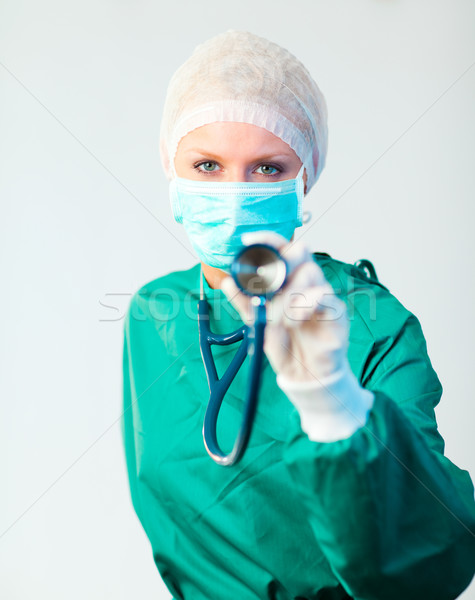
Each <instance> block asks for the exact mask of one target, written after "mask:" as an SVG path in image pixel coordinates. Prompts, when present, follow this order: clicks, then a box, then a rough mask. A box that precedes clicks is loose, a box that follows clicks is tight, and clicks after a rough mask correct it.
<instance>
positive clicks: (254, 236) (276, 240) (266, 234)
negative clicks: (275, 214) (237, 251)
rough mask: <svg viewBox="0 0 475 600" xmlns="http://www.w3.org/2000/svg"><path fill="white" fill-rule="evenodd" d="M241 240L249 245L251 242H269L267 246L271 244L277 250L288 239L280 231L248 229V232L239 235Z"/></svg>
mask: <svg viewBox="0 0 475 600" xmlns="http://www.w3.org/2000/svg"><path fill="white" fill-rule="evenodd" d="M241 241H242V243H243V244H244V245H246V246H249V245H251V244H269V246H273V247H274V248H276V249H277V250H280V249H281V248H283V247H284V246H285V245H286V244H287V243H288V240H287V238H285V237H284V236H283V235H280V233H276V232H275V231H266V230H263V231H249V232H248V233H243V234H242V236H241Z"/></svg>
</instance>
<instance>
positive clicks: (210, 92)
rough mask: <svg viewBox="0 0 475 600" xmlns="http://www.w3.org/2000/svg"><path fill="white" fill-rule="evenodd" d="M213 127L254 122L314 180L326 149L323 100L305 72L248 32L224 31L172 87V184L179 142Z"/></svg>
mask: <svg viewBox="0 0 475 600" xmlns="http://www.w3.org/2000/svg"><path fill="white" fill-rule="evenodd" d="M216 121H234V122H240V123H250V124H252V125H257V126H258V127H263V128H264V129H267V130H268V131H270V132H271V133H273V134H274V135H276V136H277V137H279V138H280V139H281V140H283V141H284V142H286V143H287V144H288V145H289V146H290V147H291V148H292V149H293V150H294V152H295V153H296V154H297V156H298V157H299V158H300V160H301V161H302V163H303V165H304V167H305V170H306V172H307V190H310V188H311V187H312V186H313V184H314V183H315V182H316V181H317V179H318V177H319V175H320V173H321V171H322V169H323V167H324V165H325V157H326V153H327V144H328V128H327V107H326V103H325V98H324V97H323V94H322V93H321V91H320V89H319V88H318V86H317V84H316V83H315V81H314V80H313V79H312V77H311V76H310V74H309V72H308V71H307V69H306V68H305V67H304V66H303V65H302V63H301V62H300V61H299V60H297V59H296V58H295V57H294V56H293V55H292V54H290V52H288V51H287V50H285V49H284V48H281V47H280V46H278V45H277V44H274V43H272V42H269V41H268V40H266V39H264V38H261V37H258V36H257V35H254V34H252V33H247V32H244V31H227V32H226V33H222V34H220V35H217V36H216V37H213V38H211V39H210V40H208V41H206V42H204V43H203V44H200V45H199V46H197V48H196V49H195V50H194V52H193V54H192V55H191V56H190V58H189V59H188V60H187V61H186V62H185V63H184V64H183V65H182V66H181V67H180V68H179V69H178V70H177V71H176V73H175V74H174V75H173V77H172V79H171V81H170V84H169V86H168V91H167V97H166V100H165V107H164V112H163V118H162V125H161V131H160V153H161V157H162V162H163V166H164V169H165V173H166V174H167V177H168V178H169V179H171V178H172V177H173V175H174V160H175V154H176V151H177V147H178V143H179V141H180V140H181V138H182V137H184V136H185V135H186V134H187V133H189V132H190V131H192V130H193V129H196V128H197V127H201V126H202V125H207V124H208V123H214V122H216Z"/></svg>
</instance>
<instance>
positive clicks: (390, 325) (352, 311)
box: [313, 252, 418, 342]
mask: <svg viewBox="0 0 475 600" xmlns="http://www.w3.org/2000/svg"><path fill="white" fill-rule="evenodd" d="M313 256H314V260H316V262H317V263H318V265H319V266H320V267H321V269H322V270H323V273H324V275H325V277H326V279H327V281H328V282H329V283H330V285H331V286H332V287H333V289H334V291H335V293H336V294H337V295H338V296H339V297H340V298H341V299H342V300H344V302H345V303H346V305H347V308H348V317H349V320H350V326H351V327H352V328H353V329H354V330H356V329H357V331H356V332H355V333H356V334H357V335H358V337H368V338H370V339H371V340H372V341H373V342H374V341H380V340H381V339H386V338H388V337H394V336H396V335H397V333H398V332H399V331H401V330H402V329H403V328H405V327H406V325H407V324H408V323H409V322H417V324H418V320H417V318H416V317H415V315H414V314H413V313H412V312H411V311H410V310H409V309H408V308H406V307H405V306H404V305H403V304H402V302H401V301H400V300H398V298H396V296H395V295H394V294H392V293H391V292H390V290H389V288H388V287H387V285H385V284H386V283H387V282H385V283H383V282H381V281H380V280H379V279H377V278H375V277H373V276H371V274H369V273H368V271H367V270H366V269H364V268H362V267H359V266H356V265H355V264H352V263H346V262H343V261H341V260H337V259H335V258H332V257H331V256H330V255H328V254H326V253H324V252H315V253H314V254H313Z"/></svg>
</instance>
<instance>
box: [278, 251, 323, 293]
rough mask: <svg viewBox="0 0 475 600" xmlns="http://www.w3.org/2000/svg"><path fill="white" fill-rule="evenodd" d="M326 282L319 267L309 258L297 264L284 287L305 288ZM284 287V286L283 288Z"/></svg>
mask: <svg viewBox="0 0 475 600" xmlns="http://www.w3.org/2000/svg"><path fill="white" fill-rule="evenodd" d="M327 284H328V282H327V280H326V278H325V275H324V273H323V271H322V269H321V267H320V266H319V265H318V264H317V263H316V262H315V261H314V260H313V259H312V258H311V259H310V260H307V261H305V262H303V263H302V264H300V265H298V266H297V267H296V268H295V269H294V270H293V271H292V272H291V273H290V275H289V278H288V279H287V283H286V286H285V287H286V288H287V289H290V288H297V289H298V288H306V287H310V286H315V285H327ZM284 289H285V288H284Z"/></svg>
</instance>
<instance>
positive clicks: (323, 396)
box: [222, 232, 374, 441]
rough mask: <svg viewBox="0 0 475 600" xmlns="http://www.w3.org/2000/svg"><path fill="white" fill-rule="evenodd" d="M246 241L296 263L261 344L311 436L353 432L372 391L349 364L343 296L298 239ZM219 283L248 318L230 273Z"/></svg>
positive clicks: (271, 307) (249, 237) (255, 236)
mask: <svg viewBox="0 0 475 600" xmlns="http://www.w3.org/2000/svg"><path fill="white" fill-rule="evenodd" d="M243 242H244V244H246V245H249V244H253V243H265V244H269V245H271V246H274V247H275V248H277V249H278V250H279V251H280V252H281V254H283V256H284V257H285V259H286V260H287V261H288V262H289V263H290V264H291V265H294V268H293V270H292V272H291V274H290V276H289V278H288V280H287V282H286V284H285V286H284V288H283V289H282V290H281V291H280V292H279V293H278V294H276V295H275V296H274V297H273V298H272V299H271V300H270V301H268V303H267V311H266V312H267V326H266V330H265V338H264V351H265V353H266V355H267V358H268V359H269V362H270V364H271V366H272V368H273V369H274V371H275V372H276V374H277V384H278V385H279V387H280V388H281V389H282V390H283V391H284V393H285V394H286V395H287V397H288V398H289V399H290V400H291V402H293V404H294V405H295V406H296V408H297V410H298V411H299V413H300V418H301V425H302V429H303V430H304V431H306V433H307V434H308V435H309V437H310V438H311V439H314V440H316V441H334V440H336V439H342V438H344V437H348V436H349V435H351V434H352V433H353V432H354V431H355V430H356V429H357V428H358V427H360V426H362V425H363V424H364V423H365V422H366V419H367V415H368V412H369V410H370V408H371V406H372V403H373V400H374V396H373V394H372V393H371V392H369V391H368V390H365V389H364V388H362V387H361V386H360V384H359V382H358V380H357V379H356V377H355V376H354V374H353V373H352V371H351V368H350V365H349V363H348V358H347V350H348V336H349V323H348V317H347V310H346V305H345V303H344V302H343V301H342V300H340V299H339V298H338V297H337V295H336V294H335V292H334V291H333V288H332V287H331V285H330V284H329V283H328V282H327V280H326V279H325V276H324V274H323V271H322V270H321V268H320V267H319V266H318V265H317V263H316V262H315V261H314V260H313V259H312V256H311V254H310V252H309V251H308V250H307V248H306V247H305V245H304V244H302V243H301V242H287V240H286V239H285V238H283V237H282V236H280V235H278V234H276V233H273V232H257V233H249V234H245V235H244V236H243ZM222 290H223V292H224V293H225V294H226V296H227V298H228V300H229V301H230V302H231V303H232V304H233V305H234V306H235V308H236V309H237V310H238V312H239V314H240V315H241V318H242V319H243V321H244V322H245V323H248V324H250V323H251V322H252V320H253V310H252V304H251V298H250V297H249V296H247V295H246V294H244V293H243V292H241V291H240V290H239V288H238V287H237V286H236V284H235V283H234V281H233V279H232V278H231V277H226V278H225V279H224V280H223V282H222Z"/></svg>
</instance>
